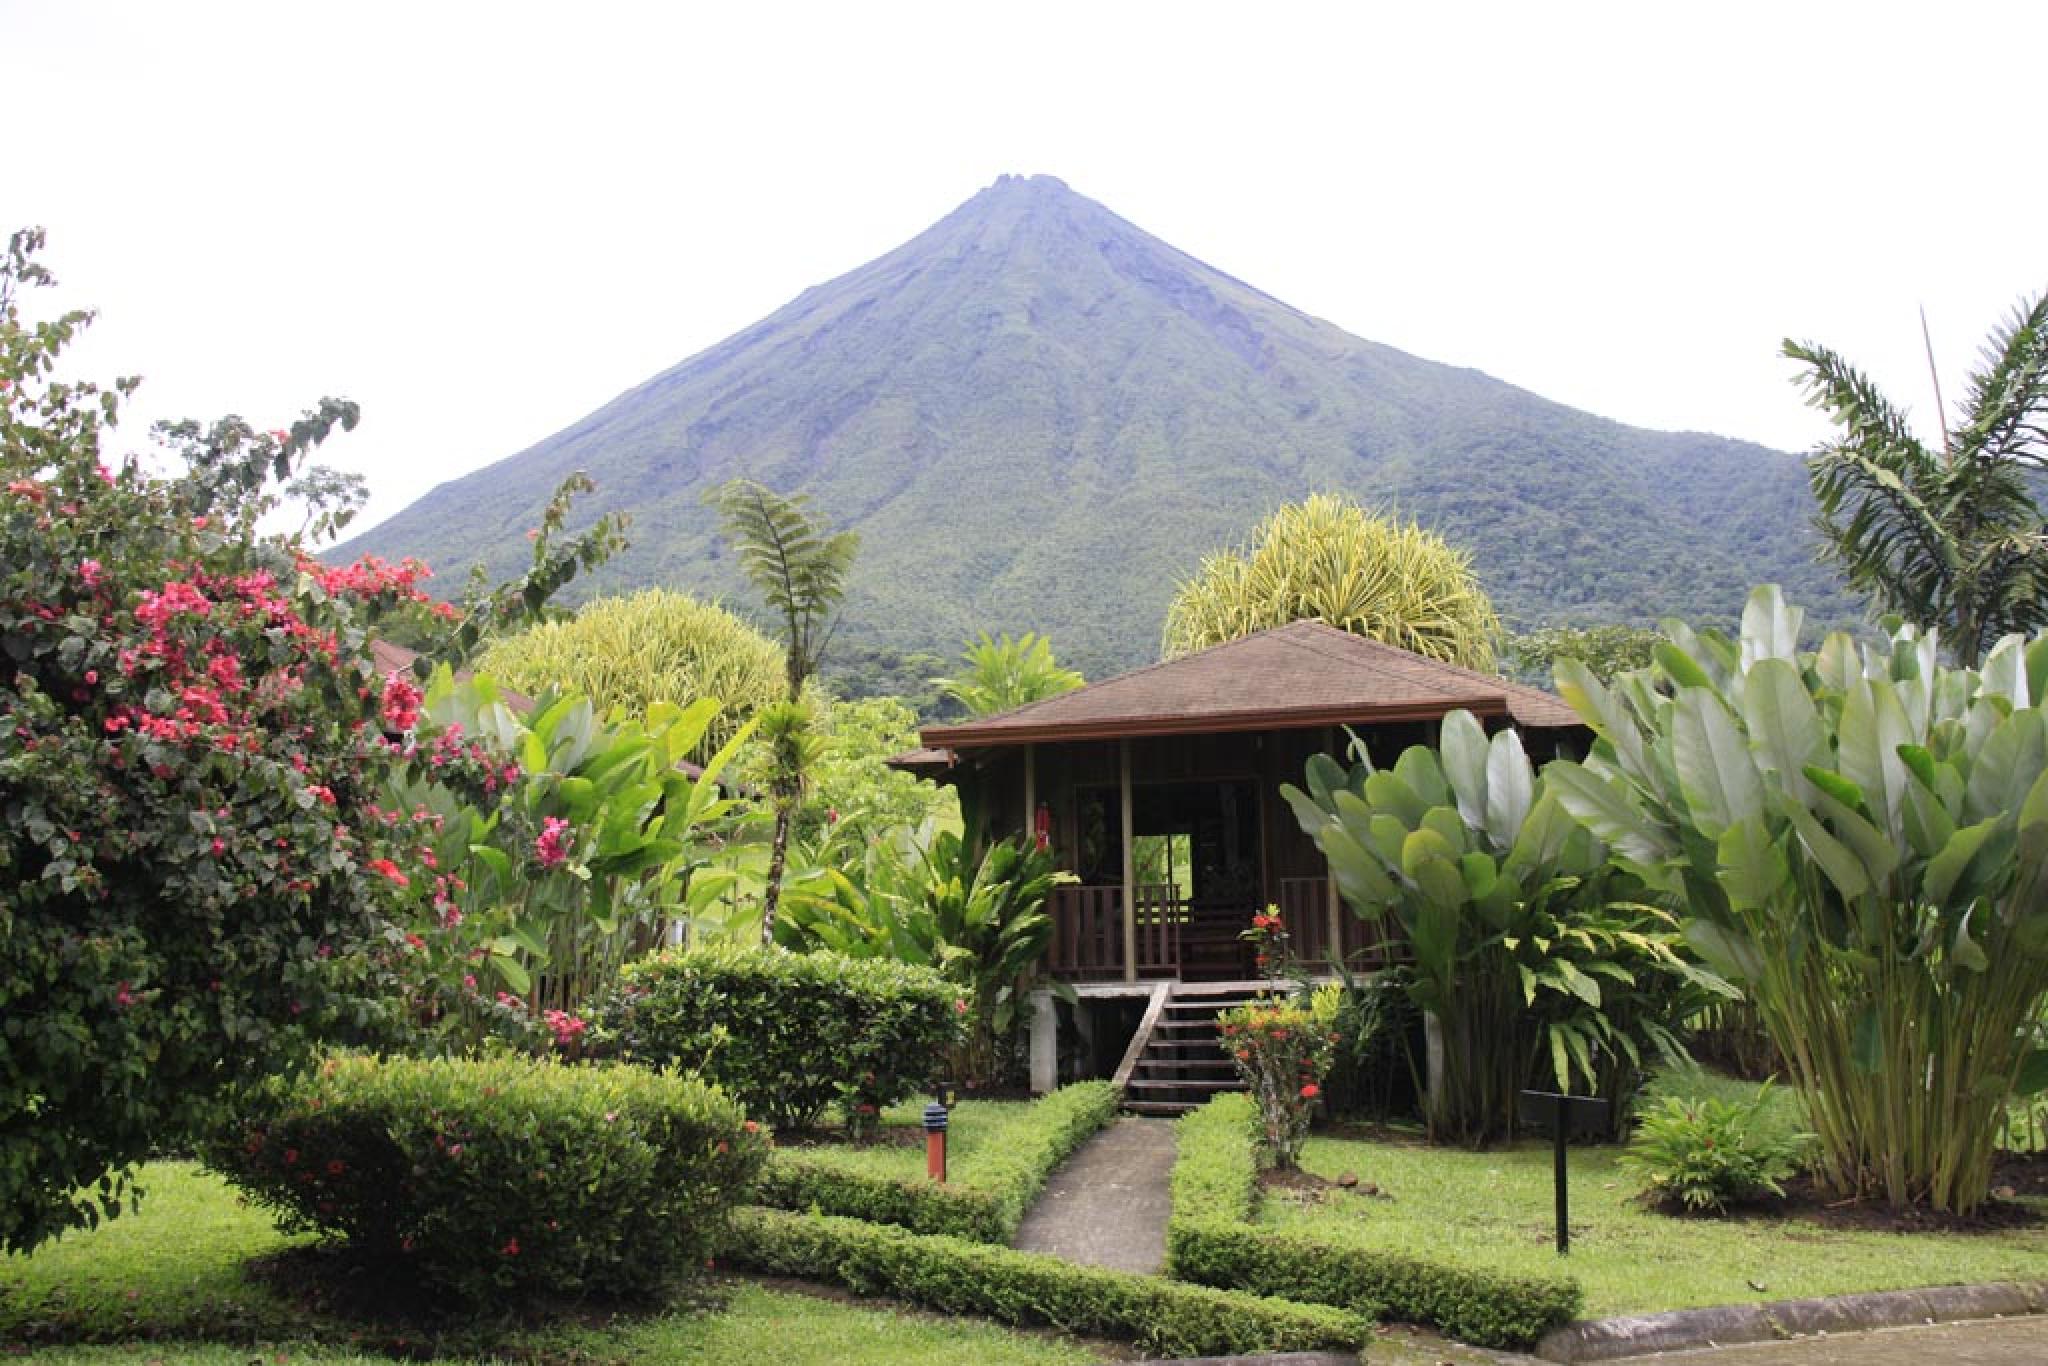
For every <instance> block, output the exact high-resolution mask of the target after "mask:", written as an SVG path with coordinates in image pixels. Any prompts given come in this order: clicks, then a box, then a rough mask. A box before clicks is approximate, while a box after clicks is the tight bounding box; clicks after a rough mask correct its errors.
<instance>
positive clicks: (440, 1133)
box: [206, 1056, 769, 1302]
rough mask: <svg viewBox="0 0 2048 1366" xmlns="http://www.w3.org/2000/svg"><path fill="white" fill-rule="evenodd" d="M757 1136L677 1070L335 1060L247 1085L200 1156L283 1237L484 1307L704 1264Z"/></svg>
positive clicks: (731, 1106) (742, 1181) (639, 1281)
mask: <svg viewBox="0 0 2048 1366" xmlns="http://www.w3.org/2000/svg"><path fill="white" fill-rule="evenodd" d="M768 1147H769V1143H768V1137H767V1135H766V1134H765V1133H763V1132H762V1131H761V1129H760V1126H759V1125H757V1124H754V1123H753V1122H752V1121H750V1120H748V1119H746V1117H745V1115H744V1114H743V1113H742V1111H741V1109H740V1107H739V1105H738V1104H737V1103H736V1102H734V1101H733V1100H731V1099H729V1098H727V1097H726V1096H725V1095H724V1094H722V1093H721V1092H720V1091H718V1090H717V1089H716V1088H715V1087H712V1086H709V1085H706V1084H705V1083H703V1082H701V1081H698V1080H695V1079H692V1078H685V1077H681V1076H677V1075H674V1074H670V1073H661V1072H655V1071H652V1070H649V1069H644V1068H634V1067H569V1066H565V1065H562V1064H558V1063H550V1062H536V1061H532V1060H529V1059H523V1058H504V1059H497V1060H493V1061H488V1062H467V1061H455V1060H448V1059H438V1060H432V1061H418V1060H405V1059H400V1060H378V1059H374V1058H369V1057H362V1056H343V1057H336V1058H332V1059H329V1060H327V1061H326V1062H324V1063H322V1064H321V1065H320V1066H319V1067H318V1068H316V1069H314V1070H313V1071H311V1072H309V1073H307V1074H306V1075H304V1076H302V1077H300V1078H299V1079H297V1080H296V1081H284V1080H277V1081H272V1082H269V1083H266V1084H265V1085H263V1086H262V1087H260V1088H257V1089H256V1090H255V1091H254V1092H253V1093H252V1095H251V1096H250V1097H249V1099H248V1103H247V1104H246V1106H245V1107H244V1112H243V1116H242V1118H241V1119H240V1120H239V1121H238V1122H237V1123H235V1124H234V1125H232V1126H230V1127H229V1128H227V1129H226V1130H224V1131H223V1132H222V1133H220V1134H219V1135H218V1136H217V1137H216V1138H215V1139H214V1140H212V1142H211V1143H210V1144H209V1147H208V1151H207V1153H206V1158H207V1161H208V1163H209V1165H211V1166H213V1167H215V1168H216V1169H217V1170H219V1171H221V1172H222V1173H223V1174H225V1175H226V1176H227V1177H228V1179H229V1180H230V1181H232V1182H234V1184H235V1185H237V1186H239V1187H240V1188H241V1189H242V1190H243V1191H244V1192H245V1193H246V1194H247V1195H248V1196H249V1197H250V1198H251V1199H252V1200H254V1201H255V1202H256V1203H258V1204H260V1205H263V1206H265V1207H266V1208H268V1209H270V1210H272V1211H273V1212H274V1213H275V1214H276V1215H277V1217H278V1222H279V1224H280V1225H281V1226H283V1227H284V1228H285V1229H287V1230H289V1231H295V1232H300V1231H314V1232H318V1233H322V1234H325V1235H327V1236H329V1237H331V1238H337V1239H340V1240H343V1241H345V1242H346V1243H348V1244H349V1246H350V1247H351V1248H352V1249H354V1250H356V1251H358V1252H360V1253H362V1254H364V1255H366V1256H368V1257H373V1258H377V1259H380V1260H385V1261H386V1264H387V1265H392V1266H398V1267H402V1268H404V1270H405V1272H406V1274H407V1275H408V1276H409V1277H411V1278H414V1279H416V1280H417V1281H418V1282H419V1283H420V1284H422V1285H427V1286H431V1287H433V1288H435V1289H436V1290H439V1291H444V1292H446V1293H448V1294H451V1295H453V1296H455V1297H457V1298H459V1299H461V1300H464V1301H467V1302H481V1301H483V1300H485V1299H487V1298H492V1297H497V1296H502V1295H504V1294H507V1293H515V1292H527V1293H545V1294H547V1295H549V1296H551V1297H574V1296H577V1295H581V1294H587V1293H591V1292H602V1293H605V1294H617V1295H633V1294H644V1293H646V1292H648V1291H650V1290H652V1289H654V1288H655V1287H656V1286H658V1285H659V1284H660V1283H661V1282H662V1281H664V1280H665V1279H667V1278H669V1277H671V1276H673V1275H676V1274H679V1273H683V1272H687V1271H689V1270H691V1269H692V1268H695V1267H699V1266H702V1265H703V1263H704V1261H705V1259H706V1258H708V1257H709V1256H710V1255H711V1254H712V1252H713V1251H714V1250H715V1248H716V1247H717V1245H718V1243H719V1240H720V1239H721V1237H722V1235H723V1232H724V1226H725V1219H726V1213H727V1211H728V1210H729V1209H730V1207H731V1206H732V1205H733V1204H734V1203H735V1201H736V1200H737V1199H738V1198H739V1196H740V1195H741V1194H742V1193H743V1192H744V1191H745V1190H746V1189H747V1188H748V1187H749V1186H750V1185H751V1184H752V1182H753V1180H754V1178H755V1176H756V1175H757V1174H758V1173H759V1171H760V1169H761V1166H762V1163H763V1162H764V1161H765V1160H766V1158H767V1155H768Z"/></svg>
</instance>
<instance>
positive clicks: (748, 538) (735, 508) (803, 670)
mask: <svg viewBox="0 0 2048 1366" xmlns="http://www.w3.org/2000/svg"><path fill="white" fill-rule="evenodd" d="M705 501H706V502H707V503H709V504H710V505H712V506H713V507H715V508H717V509H718V515H719V520H720V522H721V523H722V525H723V527H724V530H725V534H726V536H727V538H728V539H730V540H731V541H732V543H733V544H734V546H736V547H737V548H738V550H739V555H740V567H741V568H742V569H743V570H745V571H746V575H747V578H748V579H749V580H751V581H752V583H753V585H754V587H755V588H756V589H757V590H759V592H760V594H761V597H762V599H763V600H764V601H765V602H766V603H767V605H768V608H769V610H770V611H771V612H773V613H774V614H775V615H776V616H777V617H779V618H780V619H781V625H782V645H783V678H784V681H785V683H786V684H787V687H788V692H787V694H786V696H785V697H784V699H783V700H782V701H780V702H777V703H775V704H773V705H772V706H769V707H765V708H763V709H762V710H761V712H760V714H759V722H760V724H759V728H758V733H759V735H760V737H761V740H762V742H763V743H764V744H765V745H766V746H767V747H768V750H769V752H770V753H771V754H772V755H773V756H774V778H773V781H772V782H771V784H770V793H771V795H772V796H773V797H774V800H775V834H774V838H773V843H772V844H771V846H770V849H769V855H768V873H767V879H766V884H765V886H764V887H763V889H762V893H761V942H762V943H764V944H773V943H774V942H775V910H776V907H777V905H778V904H779V903H780V902H781V900H782V877H783V872H784V870H785V869H786V867H787V866H788V862H789V830H790V825H791V823H792V822H793V821H794V820H795V818H796V813H797V807H798V805H799V804H800V803H801V802H802V800H803V793H804V774H805V770H806V768H807V766H808V763H809V761H810V760H811V758H812V757H813V756H814V755H815V754H816V753H817V749H818V741H817V737H816V736H815V735H814V734H813V723H812V716H811V712H810V707H809V704H808V703H807V702H806V701H805V700H804V685H805V684H806V683H808V682H809V681H810V680H811V678H812V676H813V675H815V674H816V673H817V672H818V665H819V663H820V662H821V661H822V660H823V658H824V655H825V647H826V646H827V645H828V644H829V643H830V642H831V639H832V631H833V627H834V626H835V625H836V624H837V620H838V618H837V613H838V610H839V603H840V600H841V599H842V598H844V597H845V596H846V575H847V573H848V571H850V570H851V569H852V568H853V557H854V554H855V553H856V552H857V551H858V550H859V548H860V537H859V536H858V535H856V534H855V533H853V532H851V531H841V532H836V533H835V532H832V531H831V530H830V529H829V528H828V527H827V525H826V523H825V521H824V519H823V518H821V517H819V516H817V515H815V514H814V513H812V512H811V510H810V500H809V499H807V498H805V497H804V496H803V495H802V494H796V495H790V496H785V495H783V494H779V493H777V492H775V491H774V490H773V489H770V488H766V487H764V486H763V485H761V484H757V483H755V482H754V481H753V480H751V479H735V480H732V481H731V482H729V483H727V484H724V485H721V486H720V487H718V488H716V489H713V490H711V491H710V492H708V493H707V494H706V495H705Z"/></svg>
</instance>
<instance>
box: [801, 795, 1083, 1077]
mask: <svg viewBox="0 0 2048 1366" xmlns="http://www.w3.org/2000/svg"><path fill="white" fill-rule="evenodd" d="M1071 880H1072V879H1071V876H1070V875H1069V874H1065V873H1061V872H1059V871H1057V864H1056V862H1055V859H1054V856H1053V854H1052V853H1051V851H1049V850H1044V849H1040V848H1038V847H1037V846H1036V845H1035V844H1031V843H1029V842H1027V841H1025V840H1022V839H1018V838H1010V839H1002V840H997V841H995V842H994V843H993V844H990V845H988V846H987V847H986V848H985V849H980V850H977V848H976V842H975V841H974V840H973V839H971V838H969V837H967V836H964V835H962V834H961V833H959V832H956V831H952V830H940V831H935V832H933V831H927V832H913V831H910V830H898V831H895V832H894V833H893V834H892V835H890V836H889V837H887V838H884V839H879V840H876V841H873V842H872V843H870V844H869V845H868V846H867V849H866V852H865V856H864V858H863V859H862V860H861V862H860V863H859V864H858V865H857V866H855V867H852V868H849V869H846V870H842V869H839V868H826V869H823V870H821V871H819V872H818V873H816V874H814V875H813V876H812V877H811V878H809V879H807V880H806V881H805V882H803V883H801V884H796V885H792V887H791V889H790V896H789V902H788V912H787V914H786V915H785V916H784V917H783V919H782V922H781V923H780V925H779V926H778V928H777V938H778V939H779V940H780V942H782V943H784V944H786V945H788V946H790V947H792V948H799V949H806V950H814V949H825V950H830V951H832V952H836V953H843V954H848V955H851V956H853V957H859V958H894V959H897V960H900V961H902V962H906V963H915V964H919V965H923V966H928V967H932V968H935V969H937V970H938V971H939V972H940V973H942V974H944V975H945V977H946V978H947V980H949V981H952V982H954V983H956V984H957V985H958V986H960V987H961V988H962V989H963V991H964V992H965V993H966V996H967V1000H968V1003H969V1007H970V1015H971V1018H970V1020H969V1022H968V1024H969V1028H968V1033H967V1035H966V1037H965V1038H964V1039H963V1041H962V1043H961V1046H960V1047H959V1049H958V1050H957V1051H956V1052H955V1053H954V1054H953V1056H952V1059H951V1065H952V1068H953V1074H954V1076H956V1077H958V1078H959V1079H961V1080H972V1081H990V1080H994V1079H996V1077H997V1076H998V1074H999V1072H1000V1071H1001V1069H1002V1066H1003V1064H1004V1063H1005V1062H1006V1061H1007V1060H1008V1059H1007V1055H1006V1051H1005V1050H1006V1049H1007V1047H1008V1045H1009V1043H1010V1041H1011V1039H1012V1038H1013V1036H1014V1035H1015V1033H1016V1031H1017V1028H1018V1026H1019V1025H1020V1024H1022V1023H1023V1022H1024V1020H1025V1017H1026V1011H1027V1008H1028V999H1027V998H1028V997H1029V995H1030V992H1031V991H1032V989H1033V988H1034V987H1036V986H1037V985H1039V976H1038V974H1039V970H1040V960H1041V959H1042V958H1043V957H1044V956H1045V951H1046V948H1047V946H1048V945H1049V944H1050V943H1051V942H1052V930H1053V925H1052V918H1051V916H1050V915H1049V914H1048V913H1047V911H1046V898H1047V897H1048V896H1049V895H1050V894H1051V892H1052V889H1053V888H1054V887H1055V886H1057V885H1058V884H1059V883H1061V882H1063V881H1071Z"/></svg>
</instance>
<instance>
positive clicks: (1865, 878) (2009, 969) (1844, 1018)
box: [1545, 586, 2048, 1211]
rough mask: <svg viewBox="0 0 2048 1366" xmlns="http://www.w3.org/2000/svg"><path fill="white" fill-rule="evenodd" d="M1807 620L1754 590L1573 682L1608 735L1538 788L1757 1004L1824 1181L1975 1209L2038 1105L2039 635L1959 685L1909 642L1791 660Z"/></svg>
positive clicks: (1824, 649) (2042, 740)
mask: <svg viewBox="0 0 2048 1366" xmlns="http://www.w3.org/2000/svg"><path fill="white" fill-rule="evenodd" d="M1800 621H1801V614H1800V612H1799V611H1798V609H1796V608H1793V607H1789V606H1787V605H1786V603H1785V601H1784V599H1783V598H1782V596H1781V595H1780V594H1779V592H1778V590H1777V589H1776V588H1775V587H1770V586H1766V587H1763V588H1759V589H1757V590H1756V591H1755V592H1754V593H1752V594H1751V596H1750V599H1749V603H1748V606H1747V608H1746V609H1745V611H1744V613H1743V618H1742V629H1741V634H1740V637H1739V638H1738V639H1735V640H1730V639H1728V638H1726V637H1724V636H1723V635H1721V634H1719V633H1717V632H1699V633H1694V632H1692V631H1689V630H1687V629H1685V628H1684V627H1682V626H1677V625H1667V627H1666V631H1667V634H1668V635H1669V637H1670V638H1669V640H1668V641H1667V642H1666V643H1665V644H1663V645H1660V646H1658V647H1657V652H1656V659H1657V663H1656V665H1655V666H1654V667H1653V669H1651V670H1646V671H1643V672H1639V673H1634V674H1628V675H1624V676H1622V677H1621V678H1619V679H1617V680H1616V681H1615V682H1614V684H1613V685H1612V686H1611V687H1610V686H1606V685H1603V684H1601V683H1600V682H1599V681H1598V680H1597V679H1595V678H1593V677H1592V676H1591V675H1590V674H1589V673H1587V672H1586V671H1585V670H1584V669H1583V668H1582V667H1580V666H1578V665H1576V664H1574V663H1572V662H1571V661H1563V662H1561V663H1560V664H1559V667H1558V682H1559V685H1560V689H1561V691H1562V692H1563V694H1564V696H1565V698H1566V699H1567V700H1568V701H1569V702H1570V703H1571V704H1572V706H1573V707H1574V709H1576V710H1577V711H1578V713H1579V714H1580V716H1582V717H1583V718H1584V719H1585V720H1586V722H1587V723H1588V724H1589V725H1591V726H1592V727H1593V729H1594V730H1595V731H1596V732H1597V733H1598V735H1599V740H1598V743H1597V744H1596V745H1595V747H1594V750H1593V753H1592V754H1591V755H1590V756H1589V757H1588V758H1587V760H1586V761H1585V762H1584V763H1582V764H1574V763H1557V764H1552V765H1551V766H1550V767H1549V768H1547V769H1546V770H1545V778H1546V780H1547V782H1548V783H1549V785H1550V788H1551V790H1552V791H1553V792H1554V793H1555V794H1556V795H1557V799H1558V801H1559V802H1561V803H1562V805H1563V806H1564V808H1565V809H1566V810H1567V811H1569V812H1570V813H1571V814H1572V816H1573V817H1575V818H1576V819H1577V820H1578V821H1580V822H1582V823H1583V824H1584V825H1585V826H1586V827H1587V828H1588V829H1590V830H1591V831H1592V832H1593V833H1594V834H1596V835H1598V836H1599V837H1600V838H1601V839H1602V840H1604V841H1605V842H1606V843H1607V845H1608V847H1609V848H1610V849H1611V850H1612V851H1613V854H1614V857H1615V858H1616V860H1617V861H1618V862H1620V863H1621V864H1623V865H1624V866H1625V867H1627V868H1628V869H1629V870H1630V871H1631V872H1633V873H1635V874H1636V875H1637V876H1638V877H1640V878H1642V879H1643V880H1644V881H1645V882H1646V883H1648V884H1649V885H1650V886H1651V887H1653V888H1655V889H1656V890H1658V891H1659V892H1661V893H1663V894H1664V895H1665V896H1666V897H1668V898H1669V900H1670V903H1671V904H1672V905H1674V906H1679V907H1683V908H1684V911H1685V913H1686V915H1687V917H1688V927H1687V937H1688V938H1689V939H1690V940H1691V942H1692V944H1693V945H1694V946H1695V947H1696V948H1697V949H1698V951H1699V952H1700V954H1701V955H1702V956H1703V957H1705V959H1706V960H1707V961H1708V962H1709V963H1710V964H1712V965H1714V966H1715V967H1717V968H1718V969H1719V970H1721V971H1722V972H1724V973H1726V974H1727V975H1728V976H1729V977H1731V978H1732V979H1734V980H1735V981H1737V982H1738V983H1740V984H1741V986H1742V987H1743V988H1744V990H1745V991H1746V992H1747V993H1748V995H1749V996H1750V998H1751V1000H1752V1001H1753V1002H1754V1003H1755V1005H1756V1008H1757V1010H1758V1012H1759V1013H1760V1015H1761V1016H1762V1018H1763V1022H1764V1025H1765V1028H1766V1029H1767V1030H1768V1031H1769V1033H1770V1035H1771V1038H1772V1040H1773V1042H1775V1043H1776V1044H1777V1046H1778V1048H1779V1049H1780V1051H1781V1052H1782V1053H1783V1055H1784V1058H1785V1062H1786V1066H1787V1068H1788V1070H1789V1071H1790V1072H1791V1074H1792V1079H1793V1080H1794V1081H1795V1082H1796V1083H1797V1084H1798V1086H1799V1088H1800V1091H1801V1093H1802V1095H1803V1096H1804V1099H1805V1102H1806V1104H1807V1106H1808V1108H1809V1115H1810V1125H1809V1127H1810V1128H1812V1129H1813V1131H1814V1132H1815V1133H1816V1134H1817V1135H1818V1137H1819V1153H1820V1157H1819V1164H1820V1165H1819V1175H1820V1176H1821V1178H1822V1179H1823V1180H1824V1181H1825V1183H1826V1184H1827V1185H1828V1186H1829V1187H1830V1188H1831V1189H1833V1190H1835V1191H1837V1192H1838V1193H1840V1194H1842V1195H1844V1196H1881V1197H1883V1198H1884V1199H1886V1200H1887V1201H1889V1202H1890V1203H1891V1204H1892V1205H1894V1206H1905V1205H1908V1204H1916V1203H1923V1202H1924V1203H1926V1204H1929V1205H1932V1206H1933V1207H1934V1208H1936V1209H1939V1210H1951V1211H1967V1210H1970V1209H1972V1208H1974V1207H1975V1206H1976V1205H1978V1204H1979V1203H1980V1202H1981V1201H1982V1200H1983V1199H1984V1198H1985V1195H1986V1192H1987V1190H1988V1188H1989V1185H1990V1176H1991V1160H1992V1154H1993V1146H1994V1143H1995V1141H1996V1138H1997V1135H1998V1134H1999V1133H2000V1132H2001V1128H2002V1123H2003V1119H2004V1112H2005V1107H2006V1105H2007V1103H2008V1101H2009V1099H2010V1098H2011V1097H2013V1096H2014V1095H2015V1093H2028V1092H2032V1091H2036V1090H2039V1089H2041V1088H2042V1087H2043V1086H2044V1085H2048V1050H2044V1049H2041V1048H2039V1047H2037V1046H2036V1045H2035V1043H2034V1041H2033V1035H2032V1034H2031V1032H2030V1026H2031V1024H2032V1022H2033V1021H2034V1020H2036V1019H2037V1018H2038V1017H2039V1015H2040V1012H2041V1010H2042V1007H2043V1003H2044V998H2048V724H2044V718H2043V715H2042V711H2041V707H2040V698H2041V697H2042V695H2043V690H2044V689H2048V638H2040V639H2036V640H2034V641H2033V642H2032V643H2031V644H2029V643H2027V642H2025V641H2023V640H2021V639H2019V638H2018V637H2007V638H2005V639H2003V640H2001V641H1999V642H1998V643H1997V644H1996V645H1995V646H1994V647H1993V648H1992V649H1991V650H1990V652H1989V653H1988V654H1987V655H1986V656H1985V659H1984V663H1983V666H1982V667H1981V668H1979V669H1958V668H1949V667H1946V666H1944V665H1943V664H1942V662H1941V659H1940V656H1939V653H1938V651H1937V646H1936V641H1935V639H1934V637H1933V636H1931V635H1926V634H1920V633H1916V632H1915V631H1913V630H1911V629H1909V628H1898V629H1895V630H1894V631H1893V633H1892V635H1891V636H1890V638H1889V639H1887V640H1885V641H1883V642H1881V643H1876V644H1865V645H1861V646H1859V645H1858V644H1857V643H1856V642H1854V641H1852V640H1851V639H1850V638H1849V637H1848V636H1846V635H1831V636H1829V637H1828V638H1827V639H1826V640H1825V641H1823V642H1822V644H1821V646H1820V648H1819V649H1818V650H1817V651H1815V652H1813V653H1810V654H1809V653H1803V652H1801V651H1800V650H1799V649H1798V644H1797V642H1798V637H1799V627H1800Z"/></svg>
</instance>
